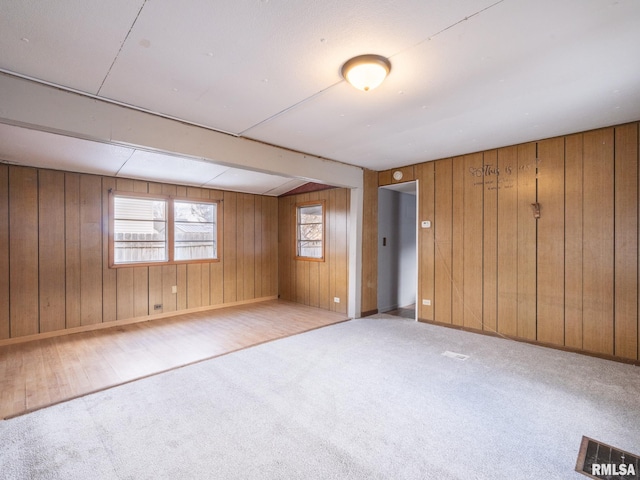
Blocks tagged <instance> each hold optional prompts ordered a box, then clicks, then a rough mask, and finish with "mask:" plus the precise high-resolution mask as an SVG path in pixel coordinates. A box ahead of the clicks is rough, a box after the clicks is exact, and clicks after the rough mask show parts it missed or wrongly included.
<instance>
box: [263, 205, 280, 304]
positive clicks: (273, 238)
mask: <svg viewBox="0 0 640 480" xmlns="http://www.w3.org/2000/svg"><path fill="white" fill-rule="evenodd" d="M267 204H268V206H269V207H268V211H269V213H268V216H267V227H268V228H267V230H266V231H267V238H268V239H269V246H268V248H267V252H268V254H267V262H266V265H267V266H268V272H269V273H268V276H269V277H268V278H269V284H268V288H267V291H266V292H265V294H266V295H267V296H275V295H278V277H279V275H278V199H277V198H275V197H273V198H272V197H268V198H267Z"/></svg>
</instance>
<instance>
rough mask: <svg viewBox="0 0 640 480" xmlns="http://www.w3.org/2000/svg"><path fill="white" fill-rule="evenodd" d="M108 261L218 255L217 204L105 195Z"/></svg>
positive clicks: (202, 258)
mask: <svg viewBox="0 0 640 480" xmlns="http://www.w3.org/2000/svg"><path fill="white" fill-rule="evenodd" d="M109 220H110V229H111V230H110V235H109V239H110V243H109V254H110V266H115V267H117V266H127V265H144V264H157V263H164V264H172V263H186V262H206V261H215V260H218V242H217V240H218V203H217V202H215V201H206V200H197V201H195V200H191V199H182V198H180V199H174V198H172V197H167V196H154V195H145V194H137V193H118V192H112V194H111V214H110V219H109Z"/></svg>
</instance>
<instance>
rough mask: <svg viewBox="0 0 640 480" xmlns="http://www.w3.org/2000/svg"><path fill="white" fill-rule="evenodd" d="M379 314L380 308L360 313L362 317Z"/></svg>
mask: <svg viewBox="0 0 640 480" xmlns="http://www.w3.org/2000/svg"><path fill="white" fill-rule="evenodd" d="M377 314H378V309H377V308H376V309H374V310H367V311H366V312H362V313H361V314H360V317H370V316H371V315H377Z"/></svg>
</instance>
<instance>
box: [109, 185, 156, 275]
mask: <svg viewBox="0 0 640 480" xmlns="http://www.w3.org/2000/svg"><path fill="white" fill-rule="evenodd" d="M113 203H114V221H113V224H114V232H113V240H114V248H113V251H114V263H147V262H165V261H167V260H168V257H167V232H166V230H167V228H166V227H167V223H166V211H167V206H166V201H164V200H157V199H147V198H129V197H120V196H117V197H114V201H113Z"/></svg>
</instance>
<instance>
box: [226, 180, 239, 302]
mask: <svg viewBox="0 0 640 480" xmlns="http://www.w3.org/2000/svg"><path fill="white" fill-rule="evenodd" d="M237 199H238V194H237V193H234V192H224V209H223V216H224V231H223V236H224V241H223V249H224V251H223V256H224V301H225V303H226V302H235V301H236V300H237V299H238V296H237V291H238V286H237V271H236V266H237V261H238V260H237V246H236V228H237V215H236V211H237Z"/></svg>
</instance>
